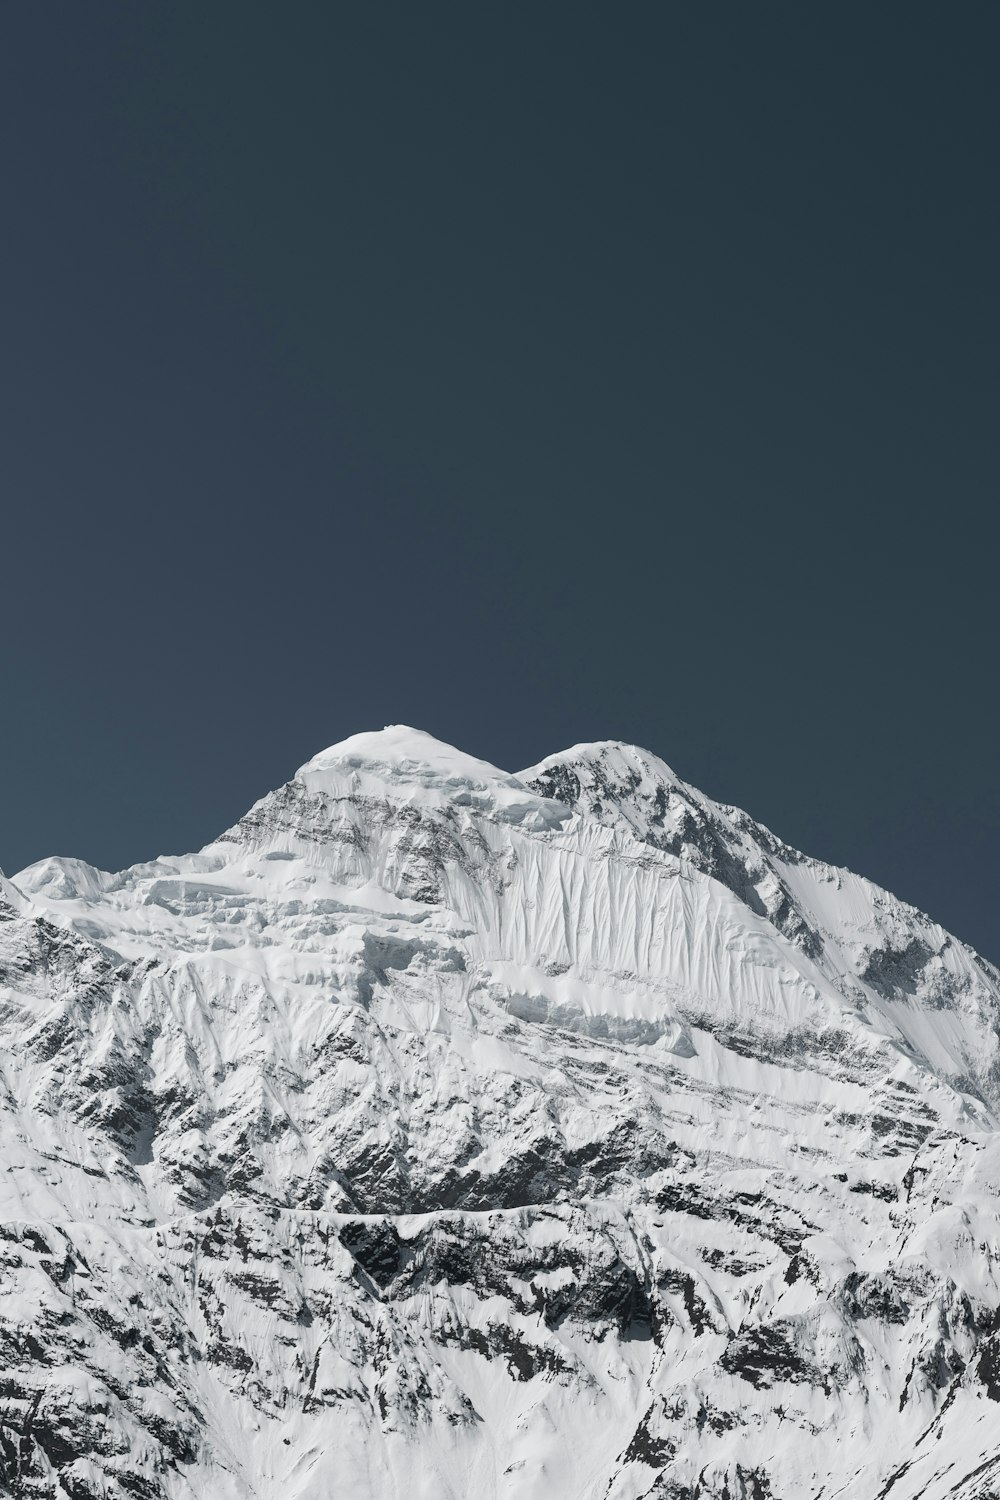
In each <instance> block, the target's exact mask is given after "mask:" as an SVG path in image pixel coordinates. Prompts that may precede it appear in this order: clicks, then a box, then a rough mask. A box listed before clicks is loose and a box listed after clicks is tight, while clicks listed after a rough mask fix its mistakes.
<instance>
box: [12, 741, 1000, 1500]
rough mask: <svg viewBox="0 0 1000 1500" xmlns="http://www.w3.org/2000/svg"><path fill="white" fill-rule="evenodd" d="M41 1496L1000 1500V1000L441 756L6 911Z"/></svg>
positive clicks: (714, 817)
mask: <svg viewBox="0 0 1000 1500" xmlns="http://www.w3.org/2000/svg"><path fill="white" fill-rule="evenodd" d="M0 1048H2V1050H0V1112H2V1129H3V1147H4V1149H3V1153H2V1159H0V1266H2V1277H0V1352H2V1361H0V1494H5V1495H6V1494H9V1495H11V1496H16V1497H22V1496H23V1497H28V1496H31V1497H53V1500H55V1497H62V1496H69V1497H70V1500H387V1497H396V1500H501V1497H503V1500H508V1497H509V1500H514V1497H516V1500H543V1497H544V1500H639V1497H643V1496H649V1497H654V1496H655V1497H659V1500H820V1497H822V1500H834V1497H838V1496H839V1497H842V1500H885V1497H891V1500H917V1497H925V1500H945V1497H954V1500H989V1497H994V1500H996V1497H1000V1132H998V1124H1000V974H998V972H997V970H995V969H994V968H993V967H992V966H991V965H990V964H988V963H986V962H985V961H984V960H983V959H981V958H980V957H978V955H976V954H975V953H973V952H972V951H971V950H970V949H969V948H967V947H966V946H965V945H964V944H962V943H961V942H959V941H958V940H957V939H956V938H954V937H952V936H950V935H949V934H948V933H947V932H945V931H944V930H943V929H942V928H940V927H939V926H937V924H936V923H934V922H933V921H932V920H931V919H930V918H928V917H926V916H924V915H923V914H922V913H920V912H918V911H916V910H914V909H913V908H912V907H909V906H907V905H905V904H904V903H903V902H900V901H897V900H896V899H895V898H894V897H892V896H891V895H889V894H888V893H887V892H885V891H883V890H880V889H879V888H878V887H877V886H874V885H872V884H871V883H870V882H869V881H867V880H864V879H862V878H860V877H859V876H857V875H853V874H851V873H850V872H849V871H846V870H840V869H834V868H832V867H830V866H828V865H824V864H822V863H819V862H818V861H815V860H812V859H809V858H807V857H805V856H804V855H802V854H800V853H798V852H797V851H796V850H794V849H791V848H789V847H788V846H787V845H785V844H783V843H782V842H781V841H780V840H779V839H777V838H775V837H774V835H772V834H771V833H770V832H769V831H768V830H767V829H765V828H763V827H762V826H761V825H760V824H758V823H755V822H754V821H753V819H752V818H750V817H749V816H748V815H747V814H746V813H743V812H741V811H739V810H737V809H735V808H731V807H724V806H720V805H719V804H717V803H714V802H712V801H710V800H709V799H708V798H707V797H704V796H703V795H702V794H701V793H699V792H698V791H696V790H695V789H694V788H692V787H690V786H688V785H686V784H685V783H684V782H682V781H680V780H679V779H678V778H677V777H676V776H675V775H674V774H673V773H672V772H671V771H670V770H669V768H668V767H667V766H666V765H664V764H663V763H662V762H661V761H659V760H657V758H656V757H655V756H653V755H650V754H648V753H647V752H645V751H642V750H638V749H636V748H634V747H631V746H626V745H621V744H617V743H602V744H596V745H578V746H575V747H574V748H573V749H572V750H569V751H566V752H565V753H563V754H561V755H556V756H552V757H550V758H549V759H548V760H545V761H543V762H542V763H541V764H540V765H538V766H535V767H532V768H531V769H529V770H526V771H523V772H521V773H520V774H519V775H516V776H514V775H510V774H508V773H506V772H502V771H499V770H497V769H496V768H495V767H493V766H490V765H487V764H485V763H484V762H482V761H478V760H475V759H474V758H472V757H470V756H467V755H465V754H463V753H462V752H460V751H458V750H455V749H453V748H452V747H450V746H447V745H444V744H441V743H440V742H438V741H436V740H434V739H432V738H431V737H430V736H428V735H425V734H422V733H420V732H418V731H416V730H412V729H407V728H402V727H393V728H390V729H386V730H384V731H382V732H380V733H375V734H362V735H356V736H354V737H353V738H352V739H349V740H346V741H344V743H343V744H340V745H336V746H333V747H332V748H331V749H329V750H326V751H324V752H323V753H322V754H320V755H318V756H316V757H315V758H314V759H313V760H311V761H309V762H308V763H307V764H306V765H305V766H303V767H302V768H301V770H300V771H298V772H297V774H296V775H295V776H294V777H293V778H292V780H291V781H289V782H288V783H287V784H286V785H285V786H283V787H280V788H279V789H278V790H277V791H274V792H271V793H270V794H269V795H268V796H266V797H264V798H262V799H261V801H259V802H258V803H257V804H256V805H255V806H254V807H253V808H251V809H250V811H249V812H248V813H247V814H246V816H245V817H244V818H243V819H242V820H241V821H240V822H239V823H238V824H236V826H235V827H233V828H231V829H229V830H228V831H226V832H225V833H223V834H222V835H221V836H220V837H219V838H217V839H216V840H215V841H214V842H212V843H210V844H208V845H206V847H205V848H204V849H202V850H201V851H200V852H199V853H197V854H190V855H185V856H180V857H171V858H160V859H157V860H154V861H152V862H150V863H148V864H143V865H137V866H134V867H133V868H131V869H129V870H125V871H122V872H120V873H117V874H111V873H108V872H106V871H101V870H96V869H93V868H91V867H90V866H88V865H86V864H83V863H82V862H80V861H78V860H71V859H50V860H44V861H42V862H40V863H39V864H36V865H33V866H31V867H30V868H29V869H27V870H23V871H21V872H20V874H18V875H15V876H14V877H13V878H12V879H10V880H5V881H2V883H0Z"/></svg>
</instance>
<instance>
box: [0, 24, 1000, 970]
mask: <svg viewBox="0 0 1000 1500" xmlns="http://www.w3.org/2000/svg"><path fill="white" fill-rule="evenodd" d="M0 41H2V46H0V110H2V127H3V128H2V151H3V176H2V181H3V185H4V232H3V234H2V236H0V261H2V270H3V286H4V290H5V298H4V318H3V328H2V337H0V379H2V403H0V412H2V422H3V431H2V443H0V465H2V469H0V472H2V477H3V495H4V505H3V521H2V532H0V536H2V544H3V551H2V557H3V588H4V600H5V606H6V608H5V618H6V622H7V629H6V631H5V640H4V649H3V653H2V682H3V690H2V714H3V734H2V736H0V864H2V865H3V866H4V868H5V869H7V870H8V871H10V872H13V871H16V870H17V869H18V868H19V867H21V866H22V865H23V864H25V863H27V862H28V861H30V860H33V859H35V858H39V857H41V856H42V855H45V854H49V853H65V854H77V855H80V856H83V857H85V858H87V859H89V860H91V861H93V862H95V863H98V864H102V865H105V866H112V867H118V866H120V865H122V864H124V863H127V862H130V861H133V860H138V859H141V858H146V857H150V856H152V855H155V854H156V853H158V852H164V851H169V850H184V849H188V848H191V847H194V846H197V845H199V844H201V843H203V842H205V841H206V840H207V839H209V838H210V837H211V836H212V835H213V834H214V833H216V832H217V831H218V830H219V829H220V828H222V827H223V826H225V825H226V824H227V823H228V822H230V821H231V820H232V819H234V818H235V817H236V816H238V815H239V814H240V812H242V811H243V810H244V808H245V807H246V806H247V805H248V804H249V803H250V802H251V801H252V800H253V799H254V798H255V797H256V796H258V795H260V794H261V793H263V792H264V791H265V790H267V789H268V788H269V787H271V786H272V785H274V784H276V783H278V782H280V781H281V780H283V779H284V778H285V777H287V776H288V775H289V774H290V773H291V771H292V770H294V768H295V767H296V766H297V765H298V764H300V763H301V762H302V761H303V760H305V759H307V758H308V757H309V756H310V755H311V754H313V753H314V752H315V751H316V750H318V749H319V748H320V747H321V746H323V745H325V744H328V743H330V742H332V741H334V740H337V739H340V738H343V737H344V736H346V735H348V734H351V733H353V732H355V731H357V730H359V729H365V728H371V727H377V726H380V725H382V724H383V723H386V722H392V721H397V720H402V721H406V722H410V723H415V724H417V725H419V726H421V727H423V728H426V729H428V730H430V731H432V732H433V733H436V734H438V735H440V736H441V737H443V738H446V739H450V740H453V741H455V742H457V743H459V744H461V745H462V746H463V747H464V748H466V749H468V750H470V751H472V752H474V753H477V754H479V755H482V756H484V757H487V758H489V759H491V760H494V761H496V762H498V763H499V764H501V765H503V766H506V767H508V768H511V769H515V768H517V767H518V766H519V765H523V764H525V763H528V762H531V761H534V760H536V759H538V758H539V757H540V756H542V755H543V754H546V753H548V752H550V751H553V750H556V749H559V748H561V747H563V746H565V745H566V744H569V743H572V742H573V741H576V740H581V739H592V738H604V737H614V738H623V739H629V740H633V741H637V742H639V743H641V744H643V745H646V746H648V747H649V748H651V749H653V750H655V751H657V752H658V753H659V754H661V755H662V756H663V757H664V758H665V759H666V760H668V761H669V762H670V763H671V764H672V765H673V766H674V767H675V769H676V770H677V771H678V772H679V773H680V774H681V775H683V776H685V777H687V778H688V779H689V780H692V781H694V782H695V783H696V784H698V785H699V786H701V787H702V788H704V789H705V790H706V791H708V792H709V793H711V794H712V795H714V796H717V797H721V798H722V799H724V800H728V801H734V802H737V803H740V804H742V805H744V806H746V807H747V808H749V809H750V810H751V811H752V812H753V813H754V814H755V815H756V816H758V817H760V818H762V819H763V820H764V821H765V822H767V823H769V824H770V825H771V826H772V827H773V828H774V829H775V830H776V831H777V832H778V833H780V834H781V835H783V836H784V837H786V838H787V839H789V840H790V841H791V842H793V843H796V844H798V845H800V846H802V847H804V848H806V849H807V850H809V851H810V852H812V853H815V854H818V855H821V856H823V857H826V858H828V859H832V860H834V861H837V862H839V863H846V864H849V865H851V866H853V867H855V868H858V869H860V870H862V871H863V872H865V873H866V874H869V875H871V876H872V877H874V878H876V879H878V880H880V881H882V882H883V883H885V884H888V885H889V886H890V887H892V888H893V889H895V890H897V891H898V892H899V893H900V894H901V895H903V896H904V897H906V898H908V899H909V900H912V901H914V902H916V903H917V904H918V905H920V906H922V907H924V908H925V909H927V910H929V911H931V912H932V913H933V914H934V915H935V916H937V917H938V918H939V919H940V920H942V921H944V922H945V923H946V925H949V926H951V927H952V928H953V929H954V930H955V931H957V932H958V933H959V934H960V935H961V936H963V937H965V938H967V939H969V940H971V941H972V942H974V943H976V944H977V945H978V946H979V947H980V948H982V950H983V951H984V952H985V953H986V954H988V955H990V956H992V957H993V958H994V959H997V958H1000V935H998V932H997V915H996V914H997V906H998V886H1000V880H998V875H997V859H996V848H997V835H998V823H1000V809H998V799H997V777H996V767H997V753H996V746H997V731H998V712H997V693H996V682H995V678H996V673H995V660H996V652H997V626H996V614H997V606H996V585H995V576H996V548H995V541H996V522H995V518H994V510H995V506H996V501H997V494H998V485H997V479H998V448H1000V439H998V393H1000V376H998V353H997V351H998V349H1000V295H998V273H997V267H998V266H1000V196H998V193H997V180H998V160H997V157H998V141H1000V118H998V114H1000V110H998V97H1000V96H998V90H997V88H996V69H997V58H998V55H1000V10H998V8H997V7H996V6H995V5H992V4H989V5H986V4H984V5H978V4H975V3H969V4H966V5H963V6H960V7H952V8H950V9H947V8H945V7H942V6H924V5H921V4H910V5H901V4H900V5H874V6H867V5H866V6H863V5H855V4H847V5H843V6H803V5H799V4H796V5H788V6H785V5H778V4H765V5H760V6H748V5H744V4H739V5H737V4H732V5H730V4H713V5H699V6H679V5H678V6H673V5H663V4H655V5H653V4H651V5H637V6H625V7H609V6H593V7H591V6H588V5H579V4H577V5H573V6H569V5H567V6H561V5H552V6H534V5H532V6H528V5H524V6H521V5H510V6H458V5H455V6H453V7H439V6H436V5H429V6H413V5H409V4H407V5H400V6H398V7H397V6H386V5H381V4H377V3H373V4H369V5H365V6H359V7H348V6H346V5H330V4H328V3H322V4H320V3H315V4H313V3H298V0H297V3H294V4H291V5H274V4H271V3H268V4H257V3H253V0H240V3H238V4H237V3H228V0H214V3H213V4H211V5H196V4H193V3H178V4H174V5H162V6H160V5H156V6H154V5H135V4H131V3H125V0H115V3H112V0H91V3H88V4H86V5H81V4H79V3H78V0H72V3H62V4H60V3H57V0H46V3H45V4H43V5H41V4H40V5H32V4H22V5H20V6H9V7H7V8H6V9H5V11H4V15H3V17H2V20H0Z"/></svg>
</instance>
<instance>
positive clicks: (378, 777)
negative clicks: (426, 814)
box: [295, 724, 568, 826]
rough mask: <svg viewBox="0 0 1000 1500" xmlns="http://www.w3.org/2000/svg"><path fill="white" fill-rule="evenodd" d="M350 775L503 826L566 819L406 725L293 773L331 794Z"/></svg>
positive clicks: (357, 739) (510, 779)
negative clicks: (470, 810) (488, 815)
mask: <svg viewBox="0 0 1000 1500" xmlns="http://www.w3.org/2000/svg"><path fill="white" fill-rule="evenodd" d="M352 776H356V777H358V778H360V779H361V781H367V780H371V781H374V782H378V783H381V784H382V788H383V790H384V791H385V790H389V791H391V794H392V796H393V798H394V799H397V800H399V799H402V800H405V801H409V802H419V803H424V804H435V805H436V804H440V803H442V802H445V801H447V802H450V803H452V804H453V805H457V806H460V807H461V806H467V807H474V808H476V809H477V810H478V811H481V812H482V811H486V812H492V813H494V814H495V815H496V816H498V817H501V818H503V819H504V821H506V822H512V823H521V822H525V821H527V822H529V823H531V824H538V825H545V826H548V825H551V824H553V823H556V822H563V821H565V819H566V817H567V816H568V814H567V813H566V810H565V809H559V808H557V807H556V806H555V805H554V804H552V803H551V802H549V801H548V800H547V799H546V798H543V797H539V796H537V794H536V793H534V792H531V791H529V790H528V788H527V787H525V786H524V784H523V782H521V781H520V780H519V779H518V777H516V776H512V775H511V774H510V772H509V771H501V770H500V769H499V767H497V766H493V765H491V764H490V763H489V761H486V760H478V759H477V758H476V757H475V756H474V755H467V754H466V752H465V751H464V750H458V749H456V747H455V746H454V745H449V744H447V743H446V742H445V741H444V740H438V739H435V738H434V736H433V735H432V734H427V733H426V732H425V731H424V730H422V729H413V728H411V727H410V726H409V725H408V724H388V725H386V727H385V728H384V729H380V730H370V731H368V732H366V733H363V734H352V735H351V736H350V738H349V739H346V740H341V741H340V743H339V744H337V745H331V746H330V747H329V748H328V749H326V750H321V751H320V753H319V754H318V755H314V756H313V758H312V760H310V761H307V762H306V764H305V765H304V766H301V767H300V768H299V770H298V771H297V772H296V773H295V779H296V780H297V781H301V782H304V783H305V785H306V786H307V787H309V789H310V790H311V791H323V792H327V793H333V794H337V793H338V792H339V791H340V789H341V786H342V785H343V783H345V782H346V781H349V780H350V778H351V777H352Z"/></svg>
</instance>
